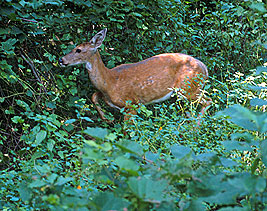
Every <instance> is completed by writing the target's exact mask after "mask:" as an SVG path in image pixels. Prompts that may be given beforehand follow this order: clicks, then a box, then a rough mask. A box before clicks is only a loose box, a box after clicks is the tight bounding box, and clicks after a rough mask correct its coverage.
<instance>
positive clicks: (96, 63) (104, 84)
mask: <svg viewBox="0 0 267 211" xmlns="http://www.w3.org/2000/svg"><path fill="white" fill-rule="evenodd" d="M86 69H87V70H88V73H89V77H90V80H91V82H92V83H93V85H94V86H95V87H96V88H97V89H98V90H99V91H101V92H102V93H103V94H105V93H106V92H107V90H108V89H110V86H111V87H113V85H112V83H115V80H114V78H115V76H114V74H115V72H113V71H111V70H110V69H108V68H107V67H106V66H105V65H104V63H103V61H102V59H101V56H100V54H99V52H98V51H96V53H95V54H94V55H93V56H91V57H90V59H89V61H88V62H87V63H86Z"/></svg>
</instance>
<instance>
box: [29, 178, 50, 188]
mask: <svg viewBox="0 0 267 211" xmlns="http://www.w3.org/2000/svg"><path fill="white" fill-rule="evenodd" d="M44 185H46V183H45V182H44V181H43V180H39V179H37V180H35V181H33V182H32V183H30V184H29V188H39V187H43V186H44Z"/></svg>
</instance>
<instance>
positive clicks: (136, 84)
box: [59, 28, 212, 122]
mask: <svg viewBox="0 0 267 211" xmlns="http://www.w3.org/2000/svg"><path fill="white" fill-rule="evenodd" d="M106 33H107V29H106V28H105V29H103V30H101V31H100V32H98V33H97V34H96V35H95V36H94V37H93V38H92V39H91V40H90V41H89V42H85V43H82V44H80V45H78V46H77V47H75V48H74V49H73V50H72V51H71V52H70V53H68V54H66V55H65V56H63V57H62V58H61V59H59V64H60V65H61V66H62V67H66V66H71V65H77V64H85V66H86V69H87V71H88V74H89V78H90V80H91V83H92V84H93V85H94V87H95V88H96V89H97V91H96V92H95V93H94V94H93V95H92V98H91V99H92V102H93V104H94V105H95V107H96V109H97V111H98V113H99V115H100V117H101V119H102V120H104V121H107V122H110V121H109V120H108V119H107V118H106V117H105V114H104V112H103V110H102V109H101V107H100V105H99V99H101V98H102V99H104V101H105V103H106V104H107V105H108V106H110V107H113V108H116V109H122V108H125V110H126V111H127V113H126V115H125V116H124V120H128V119H129V118H130V117H132V115H136V114H137V112H136V110H135V109H133V108H132V107H131V106H130V105H129V102H131V104H134V105H139V104H140V103H141V104H144V105H147V104H152V103H159V102H162V101H165V100H167V99H169V98H171V96H172V95H173V94H174V92H175V90H182V93H183V96H184V97H185V98H187V99H188V100H190V101H196V100H199V102H200V104H201V106H202V107H201V111H200V114H201V115H203V114H204V113H205V111H206V109H207V107H208V106H209V105H210V104H211V102H212V100H211V98H208V97H205V96H203V95H202V96H201V91H202V88H203V87H204V85H205V82H206V80H207V78H208V70H207V67H206V65H204V64H203V63H202V62H201V61H199V60H198V59H196V58H193V57H192V56H189V55H186V54H182V53H164V54H159V55H156V56H153V57H150V58H148V59H145V60H143V61H140V62H137V63H130V64H122V65H119V66H117V67H114V68H112V69H109V68H107V67H106V66H105V65H104V63H103V61H102V59H101V56H100V54H99V52H98V48H99V47H100V46H101V45H102V42H103V41H104V39H105V37H106Z"/></svg>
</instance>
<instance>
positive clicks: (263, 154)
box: [260, 139, 267, 166]
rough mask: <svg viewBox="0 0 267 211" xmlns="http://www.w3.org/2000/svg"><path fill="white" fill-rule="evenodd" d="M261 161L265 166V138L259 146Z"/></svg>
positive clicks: (266, 143) (266, 153)
mask: <svg viewBox="0 0 267 211" xmlns="http://www.w3.org/2000/svg"><path fill="white" fill-rule="evenodd" d="M260 149H261V156H262V162H263V163H264V165H265V166H267V139H265V140H263V141H262V143H261V146H260Z"/></svg>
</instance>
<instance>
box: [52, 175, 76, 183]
mask: <svg viewBox="0 0 267 211" xmlns="http://www.w3.org/2000/svg"><path fill="white" fill-rule="evenodd" d="M70 181H73V178H72V177H62V176H60V177H59V178H58V179H57V181H56V183H55V185H64V184H66V183H68V182H70Z"/></svg>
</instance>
